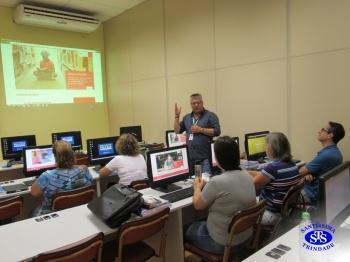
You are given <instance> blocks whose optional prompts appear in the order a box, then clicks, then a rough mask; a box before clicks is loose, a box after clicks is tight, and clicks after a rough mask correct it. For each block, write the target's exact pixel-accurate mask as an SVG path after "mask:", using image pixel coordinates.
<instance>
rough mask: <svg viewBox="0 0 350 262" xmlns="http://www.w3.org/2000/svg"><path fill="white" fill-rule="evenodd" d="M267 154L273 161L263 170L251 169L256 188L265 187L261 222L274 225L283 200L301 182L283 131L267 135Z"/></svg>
mask: <svg viewBox="0 0 350 262" xmlns="http://www.w3.org/2000/svg"><path fill="white" fill-rule="evenodd" d="M266 140H267V147H266V155H267V157H268V158H269V159H270V160H271V161H272V162H271V163H269V164H268V165H267V166H266V167H264V168H263V169H262V170H261V171H249V174H250V175H251V176H252V177H253V181H254V185H255V188H256V189H258V188H263V189H262V191H261V194H260V199H266V203H267V205H266V210H265V212H264V216H263V218H262V221H261V224H263V225H274V224H276V222H277V221H278V220H279V218H280V212H281V207H282V201H283V198H284V196H285V195H286V193H287V192H288V190H289V188H290V187H292V186H294V185H295V184H297V183H298V182H299V179H300V176H299V170H298V168H297V166H296V165H295V163H293V161H292V155H291V149H290V144H289V141H288V139H287V137H286V136H285V135H284V134H283V133H279V132H275V133H270V134H269V135H267V137H266Z"/></svg>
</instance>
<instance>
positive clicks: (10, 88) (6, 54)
mask: <svg viewBox="0 0 350 262" xmlns="http://www.w3.org/2000/svg"><path fill="white" fill-rule="evenodd" d="M1 53H2V63H3V70H4V80H5V91H6V104H10V105H12V104H13V105H15V104H34V103H48V104H49V103H94V102H103V97H102V71H101V55H100V53H99V52H98V51H95V50H84V49H73V48H65V47H56V46H45V45H36V44H28V43H20V42H10V41H8V42H6V41H2V42H1Z"/></svg>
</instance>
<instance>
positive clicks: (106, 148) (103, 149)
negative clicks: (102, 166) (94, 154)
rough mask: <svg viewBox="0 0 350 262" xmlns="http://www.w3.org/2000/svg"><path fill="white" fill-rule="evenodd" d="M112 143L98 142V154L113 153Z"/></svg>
mask: <svg viewBox="0 0 350 262" xmlns="http://www.w3.org/2000/svg"><path fill="white" fill-rule="evenodd" d="M114 153H115V151H114V144H113V143H102V144H98V154H99V155H100V156H105V155H110V154H114Z"/></svg>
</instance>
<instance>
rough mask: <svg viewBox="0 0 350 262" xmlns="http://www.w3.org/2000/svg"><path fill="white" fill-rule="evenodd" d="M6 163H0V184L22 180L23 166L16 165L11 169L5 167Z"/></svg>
mask: <svg viewBox="0 0 350 262" xmlns="http://www.w3.org/2000/svg"><path fill="white" fill-rule="evenodd" d="M6 163H7V162H0V182H2V181H7V180H14V179H19V178H23V177H24V176H23V165H22V164H16V165H13V166H11V167H4V166H6Z"/></svg>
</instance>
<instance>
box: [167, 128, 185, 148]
mask: <svg viewBox="0 0 350 262" xmlns="http://www.w3.org/2000/svg"><path fill="white" fill-rule="evenodd" d="M165 140H166V145H167V147H174V146H182V145H186V133H185V132H184V133H182V134H176V133H175V132H174V130H167V131H166V132H165Z"/></svg>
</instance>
